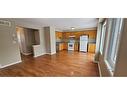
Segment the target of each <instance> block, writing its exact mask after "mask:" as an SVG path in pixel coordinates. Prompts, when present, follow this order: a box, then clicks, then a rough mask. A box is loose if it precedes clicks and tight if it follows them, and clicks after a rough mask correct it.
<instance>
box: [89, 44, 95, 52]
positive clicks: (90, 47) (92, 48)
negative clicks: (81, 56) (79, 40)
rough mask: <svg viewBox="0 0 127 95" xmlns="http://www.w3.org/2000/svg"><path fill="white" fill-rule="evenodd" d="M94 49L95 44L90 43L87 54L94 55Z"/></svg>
mask: <svg viewBox="0 0 127 95" xmlns="http://www.w3.org/2000/svg"><path fill="white" fill-rule="evenodd" d="M95 49H96V44H94V43H90V44H89V45H88V52H90V53H95Z"/></svg>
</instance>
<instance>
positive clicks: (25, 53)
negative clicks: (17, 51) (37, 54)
mask: <svg viewBox="0 0 127 95" xmlns="http://www.w3.org/2000/svg"><path fill="white" fill-rule="evenodd" d="M22 54H23V55H31V54H32V53H22Z"/></svg>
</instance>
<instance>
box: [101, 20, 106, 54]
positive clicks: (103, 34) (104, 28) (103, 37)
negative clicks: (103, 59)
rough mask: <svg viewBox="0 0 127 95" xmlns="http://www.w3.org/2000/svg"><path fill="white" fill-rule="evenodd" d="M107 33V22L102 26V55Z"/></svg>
mask: <svg viewBox="0 0 127 95" xmlns="http://www.w3.org/2000/svg"><path fill="white" fill-rule="evenodd" d="M105 32H106V21H105V22H104V23H103V24H102V32H101V42H100V52H101V54H102V53H103V48H104V39H105Z"/></svg>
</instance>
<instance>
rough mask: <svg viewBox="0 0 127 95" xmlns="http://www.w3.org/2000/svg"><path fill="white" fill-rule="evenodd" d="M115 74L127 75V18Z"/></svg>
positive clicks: (124, 23)
mask: <svg viewBox="0 0 127 95" xmlns="http://www.w3.org/2000/svg"><path fill="white" fill-rule="evenodd" d="M114 76H118V77H120V76H122V77H125V76H126V77H127V19H124V22H123V30H122V34H121V40H120V45H119V51H118V57H117V63H116V66H115V72H114Z"/></svg>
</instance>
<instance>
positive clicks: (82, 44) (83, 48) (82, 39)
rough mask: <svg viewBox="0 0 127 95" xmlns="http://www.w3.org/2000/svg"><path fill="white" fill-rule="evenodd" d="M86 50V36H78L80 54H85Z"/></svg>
mask: <svg viewBox="0 0 127 95" xmlns="http://www.w3.org/2000/svg"><path fill="white" fill-rule="evenodd" d="M87 48H88V36H87V35H83V36H80V49H79V50H80V51H82V52H87Z"/></svg>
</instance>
